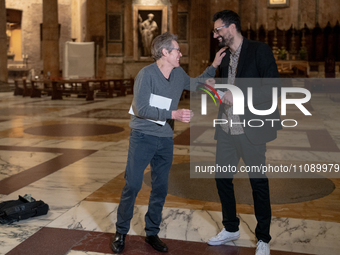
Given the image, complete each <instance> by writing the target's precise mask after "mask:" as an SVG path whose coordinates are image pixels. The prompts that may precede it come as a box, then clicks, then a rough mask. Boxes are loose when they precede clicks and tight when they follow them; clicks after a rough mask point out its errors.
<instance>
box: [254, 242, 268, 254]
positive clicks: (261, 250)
mask: <svg viewBox="0 0 340 255" xmlns="http://www.w3.org/2000/svg"><path fill="white" fill-rule="evenodd" d="M256 245H257V248H256V252H255V255H270V248H269V244H268V243H265V242H263V241H262V240H260V241H258V242H257V244H256Z"/></svg>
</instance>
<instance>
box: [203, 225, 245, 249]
mask: <svg viewBox="0 0 340 255" xmlns="http://www.w3.org/2000/svg"><path fill="white" fill-rule="evenodd" d="M239 237H240V231H236V232H228V231H226V230H225V228H223V229H222V231H221V232H220V233H218V234H217V236H214V237H212V238H210V239H209V241H208V244H209V245H221V244H224V243H226V242H230V241H234V240H236V239H238V238H239Z"/></svg>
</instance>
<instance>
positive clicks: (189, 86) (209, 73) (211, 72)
mask: <svg viewBox="0 0 340 255" xmlns="http://www.w3.org/2000/svg"><path fill="white" fill-rule="evenodd" d="M184 73H185V72H184ZM215 73H216V68H215V67H213V65H210V66H208V67H207V68H206V69H205V70H204V72H203V73H202V74H201V75H199V76H197V77H196V78H194V80H192V81H191V82H190V79H191V78H190V76H189V75H187V74H186V73H185V76H186V77H185V79H186V80H187V81H186V82H185V85H184V89H186V90H191V91H195V90H196V88H197V86H198V85H199V84H198V82H204V81H203V80H202V78H206V79H209V78H214V77H215Z"/></svg>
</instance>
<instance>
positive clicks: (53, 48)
mask: <svg viewBox="0 0 340 255" xmlns="http://www.w3.org/2000/svg"><path fill="white" fill-rule="evenodd" d="M42 34H43V37H42V56H43V62H44V74H45V75H47V74H48V72H49V73H50V76H51V77H59V76H60V74H59V23H58V0H43V31H42Z"/></svg>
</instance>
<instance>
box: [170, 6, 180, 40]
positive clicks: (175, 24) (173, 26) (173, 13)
mask: <svg viewBox="0 0 340 255" xmlns="http://www.w3.org/2000/svg"><path fill="white" fill-rule="evenodd" d="M177 13H178V0H171V14H170V15H171V18H170V22H171V25H170V32H171V33H173V34H175V35H177V34H178V15H177Z"/></svg>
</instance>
